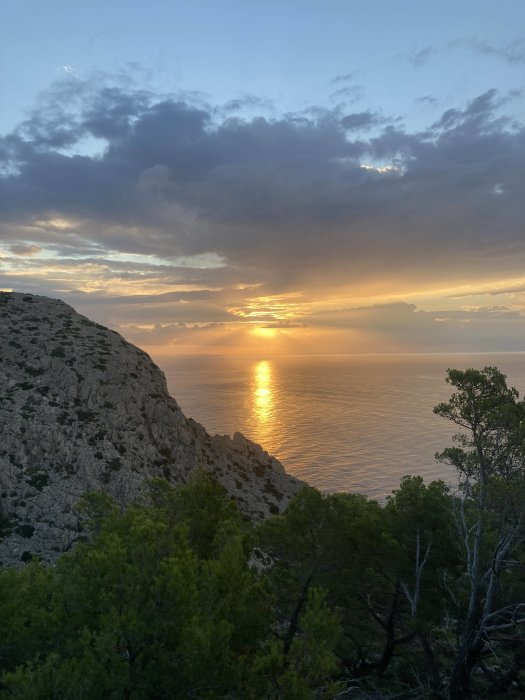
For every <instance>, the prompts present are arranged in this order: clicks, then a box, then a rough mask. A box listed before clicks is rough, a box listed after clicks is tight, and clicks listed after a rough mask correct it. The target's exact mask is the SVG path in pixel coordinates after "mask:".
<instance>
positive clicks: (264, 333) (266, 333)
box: [252, 326, 277, 339]
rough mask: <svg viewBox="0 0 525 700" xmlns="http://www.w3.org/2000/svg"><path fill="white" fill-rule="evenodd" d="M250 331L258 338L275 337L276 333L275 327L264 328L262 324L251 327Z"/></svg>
mask: <svg viewBox="0 0 525 700" xmlns="http://www.w3.org/2000/svg"><path fill="white" fill-rule="evenodd" d="M252 333H253V334H254V335H256V336H258V337H259V338H268V339H270V338H275V336H276V335H277V329H276V328H265V327H264V326H260V327H259V326H258V327H257V328H253V329H252Z"/></svg>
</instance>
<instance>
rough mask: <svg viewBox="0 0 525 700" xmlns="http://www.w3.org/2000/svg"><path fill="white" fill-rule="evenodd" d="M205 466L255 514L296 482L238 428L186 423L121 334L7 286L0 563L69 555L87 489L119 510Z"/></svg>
mask: <svg viewBox="0 0 525 700" xmlns="http://www.w3.org/2000/svg"><path fill="white" fill-rule="evenodd" d="M198 468H202V469H205V470H206V471H208V472H209V473H210V474H212V475H213V477H214V478H216V479H217V480H218V481H219V482H220V483H222V484H223V485H224V486H225V487H226V489H227V491H228V492H229V493H230V494H231V496H232V497H234V498H235V499H236V500H237V502H238V504H239V507H240V508H241V510H242V511H243V512H244V513H246V514H247V515H249V516H250V517H251V518H254V519H262V518H264V517H265V516H266V515H268V514H270V513H275V512H278V511H280V510H282V509H283V508H284V507H285V506H286V504H287V502H288V501H289V499H290V498H291V497H292V495H293V494H294V493H295V492H296V491H297V490H298V488H299V487H300V485H301V483H300V482H299V481H297V480H296V479H294V478H292V477H290V476H289V475H287V474H286V473H285V471H284V469H283V467H282V465H281V464H280V463H279V462H278V461H277V460H276V459H274V458H273V457H270V456H269V455H268V454H267V453H266V452H265V451H264V450H263V449H262V448H261V447H259V446H258V445H256V444H254V443H252V442H250V441H249V440H247V439H246V438H245V437H243V436H242V435H240V434H238V433H237V434H236V435H235V436H234V438H233V439H231V438H230V437H228V436H219V435H216V436H213V437H212V436H210V435H208V433H207V432H206V431H205V429H204V428H203V427H202V426H201V425H199V424H198V423H196V422H195V421H193V420H191V419H188V418H186V417H185V416H184V415H183V413H182V411H181V410H180V408H179V406H178V405H177V403H176V401H175V400H174V399H173V398H171V397H170V396H169V394H168V391H167V387H166V380H165V378H164V375H163V373H162V372H161V371H160V369H159V368H158V367H156V365H155V364H154V363H153V362H152V360H151V359H150V358H149V356H148V355H147V354H146V353H145V352H143V351H142V350H139V348H136V347H135V346H133V345H131V344H130V343H127V342H126V341H125V340H124V339H123V338H122V337H121V336H120V335H118V333H115V332H114V331H111V330H108V329H107V328H104V327H103V326H100V325H98V324H96V323H93V322H92V321H90V320H89V319H87V318H85V317H83V316H81V315H79V314H77V313H76V312H75V311H74V309H72V308H71V307H70V306H68V305H67V304H64V303H63V302H61V301H56V300H53V299H48V298H46V297H38V296H33V295H24V294H15V293H5V292H2V293H0V495H1V499H0V562H1V563H2V564H16V563H19V562H20V561H25V560H27V559H29V557H30V554H33V553H36V554H38V555H40V556H41V557H42V558H43V559H45V560H47V561H52V560H53V559H55V558H56V557H57V556H58V555H59V554H60V553H61V552H64V551H67V550H68V549H69V548H70V547H71V546H72V545H73V543H74V541H75V539H76V538H77V537H78V533H79V520H78V517H77V515H76V511H75V504H76V503H77V502H78V501H79V499H81V498H82V496H83V495H84V494H85V493H87V492H89V491H98V490H104V491H106V492H107V493H109V494H110V495H111V496H113V497H114V498H115V499H116V500H117V502H118V503H119V504H121V505H123V506H124V505H126V504H128V503H130V502H132V501H133V500H134V499H135V498H136V497H137V496H138V495H139V494H140V493H141V490H142V489H143V488H144V482H145V480H147V479H149V478H151V477H158V476H161V477H164V478H166V479H168V480H169V481H171V482H173V483H181V482H184V481H186V480H187V479H188V476H189V474H190V473H191V472H192V471H193V470H195V469H198Z"/></svg>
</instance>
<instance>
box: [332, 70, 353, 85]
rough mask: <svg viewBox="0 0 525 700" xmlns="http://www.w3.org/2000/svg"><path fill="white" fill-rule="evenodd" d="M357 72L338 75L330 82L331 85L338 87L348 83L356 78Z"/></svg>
mask: <svg viewBox="0 0 525 700" xmlns="http://www.w3.org/2000/svg"><path fill="white" fill-rule="evenodd" d="M356 75H357V72H356V71H352V72H351V73H341V74H340V75H336V76H335V78H333V79H332V80H331V83H332V85H338V84H340V83H348V82H350V81H351V80H354V78H355V77H356Z"/></svg>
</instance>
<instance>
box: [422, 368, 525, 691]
mask: <svg viewBox="0 0 525 700" xmlns="http://www.w3.org/2000/svg"><path fill="white" fill-rule="evenodd" d="M447 382H448V383H449V384H451V385H452V386H454V387H456V389H457V391H456V392H455V393H454V394H453V395H452V397H451V398H450V400H449V401H448V402H446V403H441V404H439V405H437V406H436V407H435V409H434V412H435V413H437V414H438V415H440V416H443V417H444V418H447V419H448V420H450V421H452V422H453V423H454V424H456V425H457V426H459V427H460V428H461V429H463V430H464V431H466V432H463V433H460V434H458V435H456V436H455V437H454V442H455V443H456V445H455V446H454V447H449V448H447V449H445V450H444V451H443V452H442V453H441V454H438V455H436V456H437V457H438V459H439V460H440V461H444V462H447V463H449V464H451V465H453V466H454V467H455V468H456V469H457V471H458V474H459V498H457V499H456V500H455V507H454V523H455V527H456V530H457V533H458V535H459V544H460V547H461V551H462V555H463V567H464V573H463V576H462V581H464V582H465V584H466V586H465V588H464V589H462V588H461V587H459V588H457V589H456V592H455V594H454V598H455V604H456V615H457V618H458V633H457V653H456V657H455V661H454V665H453V669H452V673H451V678H450V686H449V693H450V698H451V700H460V699H463V698H470V697H472V689H471V674H472V670H473V669H474V667H475V666H478V665H479V666H480V668H481V669H482V670H483V669H485V671H486V675H487V676H488V677H489V680H490V681H491V683H492V684H493V685H494V686H496V687H499V689H501V687H502V686H504V685H505V684H507V687H508V685H510V683H511V682H512V681H513V680H515V679H516V678H517V674H518V673H519V668H520V664H521V663H522V662H523V659H522V656H523V636H522V635H520V627H522V626H523V625H524V624H525V602H523V597H522V593H523V591H522V590H520V586H516V585H515V581H513V578H514V579H516V574H517V567H518V566H519V557H520V548H521V547H522V545H523V538H524V516H525V487H524V484H525V480H524V477H525V453H524V439H525V406H524V404H523V402H519V401H518V398H519V397H518V392H517V391H516V389H514V388H508V387H507V383H506V377H505V375H503V374H502V373H501V372H500V371H499V370H498V369H497V368H496V367H485V369H483V370H475V369H467V370H465V371H461V370H455V369H454V370H448V377H447ZM521 573H523V572H521ZM518 578H519V577H518ZM451 592H452V591H451ZM509 642H511V643H512V644H511V645H512V646H514V647H515V648H516V645H517V648H518V653H517V654H514V658H513V659H511V658H510V656H509V655H508V654H505V655H503V658H506V659H507V661H508V666H509V669H508V670H507V671H506V672H505V673H501V672H499V673H498V674H494V673H493V672H491V671H490V670H489V669H487V667H486V666H485V665H484V663H483V655H484V652H485V650H486V649H487V648H488V647H489V646H490V647H491V648H492V649H494V648H495V646H498V647H500V648H501V649H505V646H506V645H507V646H508V645H509V644H508V643H509ZM520 659H521V661H520ZM516 669H517V670H516Z"/></svg>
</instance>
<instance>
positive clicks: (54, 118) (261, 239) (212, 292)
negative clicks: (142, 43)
mask: <svg viewBox="0 0 525 700" xmlns="http://www.w3.org/2000/svg"><path fill="white" fill-rule="evenodd" d="M339 77H340V78H341V81H339V82H341V83H343V82H344V81H343V80H342V78H343V76H339ZM350 77H351V76H346V77H345V79H346V78H348V79H349V78H350ZM508 99H509V96H508V95H501V94H500V93H499V92H497V91H496V90H488V91H486V92H485V93H483V94H481V95H479V96H477V97H476V98H475V99H473V100H471V101H469V102H467V103H466V104H453V105H450V106H449V108H448V109H446V110H444V112H443V114H442V115H441V117H440V118H439V119H438V120H437V121H436V122H435V123H434V124H433V125H431V126H429V128H427V129H425V130H423V131H418V132H411V131H407V130H406V129H404V128H403V127H402V125H400V123H399V122H398V121H396V120H395V119H389V118H387V117H383V116H381V115H380V113H378V112H377V111H375V110H371V109H364V110H360V111H358V112H349V111H348V110H347V109H343V108H342V107H340V106H337V107H333V108H327V107H319V106H312V107H311V108H309V109H306V110H305V111H303V112H301V113H293V114H284V115H278V114H273V116H268V115H266V116H261V115H260V114H259V116H250V117H249V118H248V117H247V116H242V115H243V114H244V112H243V111H242V106H243V105H242V104H241V102H238V103H237V104H235V105H234V104H233V103H232V104H230V107H231V110H232V111H230V112H229V113H228V114H225V111H224V109H223V107H224V106H221V105H213V104H208V103H207V102H206V100H205V99H204V98H203V96H196V95H192V94H191V95H189V94H187V93H186V94H180V95H156V94H153V93H151V92H148V91H144V90H139V89H136V88H135V87H134V86H133V85H130V84H125V83H123V82H122V81H116V82H114V83H110V82H108V81H107V80H106V79H99V78H97V79H93V80H87V81H86V80H80V79H75V80H74V81H69V82H67V81H66V82H64V81H62V82H61V83H60V84H59V85H56V86H54V87H53V88H52V89H51V90H50V91H49V92H48V94H47V96H45V97H43V98H42V99H41V101H40V102H39V105H38V109H36V110H35V112H34V113H33V114H32V115H30V116H29V118H28V119H26V120H25V121H24V122H23V123H22V124H20V125H19V127H18V128H17V129H15V130H14V131H13V132H11V133H8V134H4V135H3V136H2V137H1V138H0V163H1V164H2V165H3V169H2V170H1V172H3V173H4V174H3V175H2V176H1V177H0V212H1V213H0V238H1V239H2V240H3V241H4V243H5V246H6V247H5V250H7V251H10V252H11V253H12V254H13V255H12V257H8V258H2V259H1V261H0V262H1V265H0V285H1V286H5V287H11V286H13V283H14V281H15V282H16V284H18V285H24V286H25V287H26V288H27V289H28V291H31V290H36V289H41V290H45V292H46V293H50V294H51V295H55V296H56V295H57V294H59V295H62V296H64V295H71V298H72V299H78V300H79V303H80V304H83V305H84V307H85V308H87V307H86V306H85V305H87V304H88V303H89V304H93V305H96V304H98V305H99V306H98V307H97V308H102V307H104V308H106V307H108V306H109V302H107V300H108V299H112V300H113V299H119V301H118V302H116V303H115V305H116V306H118V307H119V314H121V316H120V317H119V318H121V320H122V322H124V321H126V322H129V323H131V322H133V323H137V319H138V314H139V313H143V314H144V313H146V312H145V310H144V308H142V309H140V308H139V307H140V306H141V305H142V306H143V307H146V306H147V307H148V309H150V310H151V313H152V314H153V320H155V321H156V322H158V323H161V324H166V323H167V322H168V321H170V320H172V321H173V320H174V319H175V320H183V321H184V322H186V323H191V322H193V321H195V322H198V323H209V322H220V323H224V324H226V325H227V324H232V323H240V322H241V321H242V316H240V315H239V314H240V313H241V312H242V313H244V314H246V313H250V311H249V310H250V309H251V311H253V312H254V313H256V314H257V313H259V314H260V315H259V316H255V317H256V318H260V319H264V322H266V323H270V324H271V323H280V322H282V321H283V319H282V318H279V314H281V316H282V308H283V306H282V305H284V307H286V305H289V308H290V309H291V312H290V313H291V314H292V318H289V319H287V321H288V322H290V323H299V324H302V323H303V321H304V318H306V316H307V315H309V314H311V313H312V309H313V308H314V307H315V304H316V303H317V302H316V300H318V299H319V297H320V296H322V297H323V298H333V299H344V298H346V299H348V298H357V299H358V298H361V297H364V296H366V295H367V294H368V295H369V296H373V295H376V296H379V297H383V298H384V297H386V296H387V295H388V294H391V293H392V290H405V291H407V292H409V291H411V290H414V289H423V288H425V289H428V288H429V287H430V288H435V289H443V288H447V289H449V288H451V287H454V286H459V285H461V284H465V281H466V280H468V281H469V282H472V283H473V284H474V283H476V282H477V284H478V286H480V285H482V284H488V283H490V282H491V281H492V280H494V281H495V280H504V279H509V278H512V277H514V278H517V277H518V276H519V275H520V274H521V271H522V270H523V266H524V264H525V240H524V238H523V220H524V218H525V203H524V201H523V196H522V193H523V185H524V182H523V165H522V164H523V160H524V158H525V129H524V127H523V125H522V124H517V123H516V122H515V121H512V120H510V119H509V118H507V116H506V114H505V106H506V104H507V101H508ZM247 100H248V102H247V103H246V105H247V106H248V107H249V110H250V111H255V112H256V113H257V111H258V110H259V107H260V109H264V104H263V103H259V101H258V98H253V99H252V98H251V97H249V98H247ZM234 107H235V109H237V108H239V109H240V112H239V113H238V114H237V115H236V116H232V114H233V111H235V110H234ZM372 127H373V129H372ZM92 139H98V142H97V144H98V145H97V149H96V150H92V151H90V150H89V147H88V146H86V144H88V145H89V144H90V143H91V140H92ZM101 144H102V147H100V145H101ZM81 147H82V152H79V150H80V148H81ZM496 188H497V189H496ZM37 248H38V249H40V250H41V251H42V252H41V254H40V255H39V256H37V257H35V256H33V257H31V256H28V255H27V253H29V252H30V251H34V252H37ZM24 252H25V255H22V253H24ZM132 256H135V258H133V260H131V257H132ZM206 256H208V257H206ZM183 258H187V259H189V260H190V263H189V264H188V265H187V266H183V265H182V264H181V263H180V260H182V259H183ZM202 260H204V261H206V260H208V261H212V262H199V261H202ZM213 260H215V262H213ZM217 261H220V262H217ZM161 263H162V264H161ZM182 285H186V286H188V287H191V288H186V289H183V288H182ZM370 290H373V292H371V291H370ZM170 294H171V295H172V296H171V297H170V296H169V295H170ZM289 294H297V295H300V296H297V297H296V298H295V301H294V302H293V304H292V302H291V301H290V298H289V297H286V300H285V301H276V299H282V298H284V295H289ZM164 295H168V296H164ZM149 296H155V297H158V298H157V299H156V302H155V303H157V304H158V307H157V308H156V309H155V310H154V311H153V306H154V304H153V303H151V302H150V301H146V300H145V299H144V298H145V297H149ZM126 298H129V299H130V301H129V304H126V303H124V302H123V301H121V300H122V299H126ZM141 298H142V301H140V299H141ZM257 299H272V300H273V301H271V302H264V301H257ZM279 304H281V306H279ZM128 306H129V308H127V307H128ZM336 306H337V304H336V302H334V308H335V307H336ZM132 308H133V309H135V310H134V311H133V310H132ZM232 309H233V311H232ZM239 310H240V311H239ZM247 310H248V311H247ZM104 313H105V314H109V313H110V312H109V311H108V310H106V311H104ZM147 313H149V311H148V312H147ZM170 313H171V317H170ZM352 313H354V312H352ZM367 313H368V312H367ZM378 313H379V312H377V313H376V314H375V315H374V316H373V318H374V319H375V322H377V321H378V319H379V316H378ZM391 313H392V309H391V308H390V309H389V310H388V314H391ZM417 313H420V312H414V311H413V310H412V311H411V312H410V314H408V316H407V312H406V309H404V308H403V310H401V311H399V314H398V316H399V318H398V322H399V323H400V324H401V325H402V321H403V319H405V320H406V319H407V318H408V319H410V323H412V321H413V320H414V318H417V319H419V320H418V325H417V328H422V327H423V325H422V324H423V320H421V319H423V317H420V316H418V315H417ZM365 315H366V314H365V313H364V312H363V313H362V317H363V318H364V316H365ZM353 317H355V314H354V316H353ZM443 317H446V318H453V317H451V316H450V315H448V314H445V312H444V316H443ZM108 318H109V316H108ZM115 318H116V317H115ZM340 318H341V317H340V316H338V315H337V314H336V313H335V311H334V315H333V316H332V317H330V318H329V317H327V316H325V321H323V323H324V322H326V323H328V322H330V323H332V324H333V327H334V328H339V325H338V324H339V323H340ZM454 318H455V317H454ZM505 318H507V317H505ZM475 319H477V321H476V322H479V319H480V316H479V315H478V316H476V317H475ZM475 319H474V318H471V319H470V321H469V322H470V323H471V324H472V323H474V320H475ZM490 319H491V323H495V322H496V321H495V316H494V315H491V316H490ZM311 321H312V322H313V320H311ZM440 323H442V322H440ZM447 323H448V322H447ZM516 323H517V321H516ZM319 324H321V321H320V320H319ZM445 325H446V324H445ZM435 326H436V322H435V321H434V320H432V319H431V321H428V323H427V326H426V327H427V328H430V329H435ZM409 327H410V328H413V325H410V326H409ZM221 332H222V331H221ZM432 332H433V333H434V332H435V330H432ZM439 333H443V331H442V330H440V331H439Z"/></svg>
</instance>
